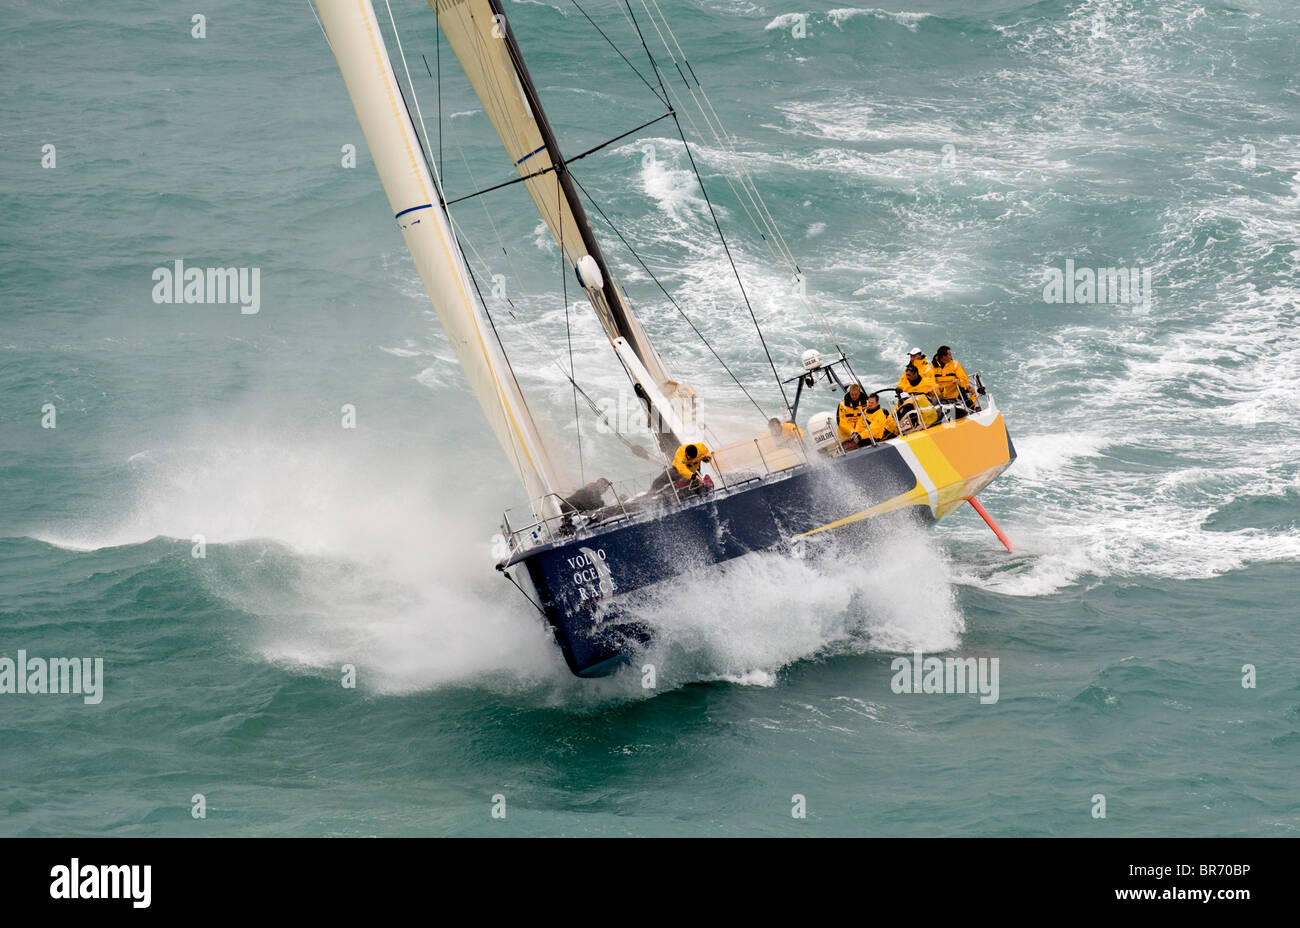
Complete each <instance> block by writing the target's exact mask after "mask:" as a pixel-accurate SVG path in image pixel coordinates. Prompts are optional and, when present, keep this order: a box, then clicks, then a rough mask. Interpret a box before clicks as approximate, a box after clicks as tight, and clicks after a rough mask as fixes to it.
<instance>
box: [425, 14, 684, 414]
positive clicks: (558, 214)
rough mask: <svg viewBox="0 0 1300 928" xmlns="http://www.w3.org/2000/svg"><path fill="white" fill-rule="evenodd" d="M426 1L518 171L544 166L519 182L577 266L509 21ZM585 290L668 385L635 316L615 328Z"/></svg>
mask: <svg viewBox="0 0 1300 928" xmlns="http://www.w3.org/2000/svg"><path fill="white" fill-rule="evenodd" d="M428 2H429V6H431V7H432V8H433V11H434V13H435V14H436V15H437V17H438V24H439V25H440V26H441V27H442V31H443V34H444V35H446V36H447V42H448V44H449V45H451V48H452V51H454V52H455V53H456V58H457V60H458V61H459V62H460V66H461V68H462V69H463V70H464V72H465V75H466V77H468V78H469V82H470V84H471V86H473V88H474V93H475V94H477V96H478V98H479V102H480V103H482V105H483V110H484V112H486V113H487V115H488V119H490V120H491V121H492V126H493V128H494V129H496V132H497V135H498V136H499V137H500V139H501V144H502V145H503V146H505V150H506V153H507V154H508V155H509V156H510V160H511V162H512V163H513V164H514V166H515V169H516V170H517V171H518V172H519V175H520V176H521V177H524V176H527V175H529V174H535V173H537V172H539V171H545V172H546V173H543V174H538V176H536V177H533V178H530V179H529V180H526V181H524V186H525V187H527V188H528V193H529V194H530V195H531V196H532V198H533V203H534V204H536V206H537V211H538V212H539V213H541V215H542V218H543V219H544V220H546V225H547V227H548V228H549V229H550V231H551V235H553V236H554V237H555V240H556V242H558V243H559V244H560V245H561V246H562V247H563V249H564V254H565V257H566V258H567V259H568V262H569V267H577V265H578V262H579V261H580V260H581V259H582V257H583V256H584V255H585V254H586V253H587V249H586V246H585V245H584V244H583V237H582V233H581V231H580V230H579V228H578V222H577V220H576V218H575V217H574V215H573V209H572V207H571V206H570V204H569V202H568V200H567V199H566V197H565V196H564V192H563V191H562V190H561V189H560V182H559V178H558V176H557V175H556V172H555V171H554V170H548V169H550V168H552V167H553V164H554V162H553V161H552V159H551V154H550V152H549V151H548V150H547V148H546V144H545V141H544V139H543V138H542V133H541V130H539V129H538V127H537V120H536V118H535V117H534V115H533V111H532V109H531V108H530V107H529V105H528V100H527V98H526V96H525V94H524V89H523V86H522V84H521V83H520V80H519V76H518V73H517V72H516V70H515V65H514V62H512V61H511V59H510V52H509V48H508V47H507V44H506V41H505V30H506V29H507V28H508V26H507V24H506V23H505V22H504V21H503V20H504V17H503V20H498V19H497V15H498V14H497V13H495V12H494V10H493V8H492V4H491V3H490V2H489V0H428ZM609 284H610V286H611V288H614V289H615V290H616V289H617V285H616V284H614V282H613V281H609ZM588 296H589V297H590V298H591V300H592V304H593V306H594V307H595V310H596V315H597V317H598V318H599V319H600V322H601V325H602V326H604V328H605V331H606V333H607V334H608V335H609V337H610V339H615V338H618V337H620V336H624V337H626V338H627V339H628V341H629V342H631V343H632V345H633V346H634V348H635V349H636V352H637V354H638V355H639V356H640V357H641V360H642V362H643V363H644V364H645V367H646V369H647V370H648V371H649V373H650V375H651V376H652V377H653V378H654V379H655V381H656V385H657V386H659V387H661V388H663V387H665V386H666V385H668V384H669V383H670V378H669V375H668V372H667V369H666V368H665V366H664V363H663V361H662V359H660V357H659V354H658V352H657V351H656V350H655V348H654V346H653V345H652V344H651V343H650V340H649V339H648V338H647V337H646V334H645V332H644V330H643V329H642V327H641V324H640V322H639V321H638V320H637V319H636V317H635V316H634V315H632V313H631V312H630V311H628V313H627V320H628V331H625V332H620V331H619V329H618V327H617V325H616V324H615V322H614V320H613V318H612V316H611V315H610V310H609V307H608V306H606V305H604V299H603V297H601V296H599V294H593V293H592V292H591V291H588ZM618 299H619V300H620V301H621V302H622V303H623V305H624V306H626V305H627V301H626V300H623V298H622V294H621V293H619V294H618Z"/></svg>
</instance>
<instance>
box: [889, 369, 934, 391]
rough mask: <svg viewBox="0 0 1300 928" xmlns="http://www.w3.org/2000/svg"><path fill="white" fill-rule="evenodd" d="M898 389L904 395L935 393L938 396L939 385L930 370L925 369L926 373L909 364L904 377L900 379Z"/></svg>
mask: <svg viewBox="0 0 1300 928" xmlns="http://www.w3.org/2000/svg"><path fill="white" fill-rule="evenodd" d="M898 389H899V390H901V391H903V392H904V393H921V394H926V393H935V394H937V390H938V385H937V384H936V383H935V382H934V379H933V378H932V377H931V376H930V368H929V367H928V366H927V367H926V368H925V373H921V369H920V368H918V367H917V366H916V365H915V364H909V365H907V367H906V368H905V369H904V370H903V376H902V377H899V378H898Z"/></svg>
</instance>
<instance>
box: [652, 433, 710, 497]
mask: <svg viewBox="0 0 1300 928" xmlns="http://www.w3.org/2000/svg"><path fill="white" fill-rule="evenodd" d="M712 460H713V454H712V453H711V452H710V451H709V448H708V446H707V445H705V444H704V442H702V441H697V442H694V443H692V444H689V445H682V446H681V447H680V448H678V449H677V453H676V454H675V455H673V463H672V466H671V467H669V468H668V469H667V470H666V471H664V472H663V473H662V474H660V475H659V476H658V477H656V478H655V479H654V481H653V482H652V483H651V484H650V492H651V493H654V492H657V491H658V490H661V489H663V488H664V487H666V486H667V485H668V484H669V483H671V484H672V485H673V487H674V488H676V489H678V490H688V489H689V490H694V491H698V492H702V493H707V492H708V491H709V490H711V489H713V480H712V479H711V478H709V477H708V476H705V477H704V478H703V479H701V477H700V465H701V464H706V463H708V462H709V461H712Z"/></svg>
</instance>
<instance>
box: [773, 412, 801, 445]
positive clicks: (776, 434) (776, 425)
mask: <svg viewBox="0 0 1300 928" xmlns="http://www.w3.org/2000/svg"><path fill="white" fill-rule="evenodd" d="M767 430H768V431H769V432H770V433H771V434H772V437H773V438H775V439H776V440H777V441H780V442H784V443H785V444H789V445H797V444H799V442H800V441H802V440H803V429H801V428H799V426H797V425H795V424H794V423H793V422H782V421H781V420H780V419H777V418H771V419H768V420H767Z"/></svg>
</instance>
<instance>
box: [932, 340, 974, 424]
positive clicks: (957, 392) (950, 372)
mask: <svg viewBox="0 0 1300 928" xmlns="http://www.w3.org/2000/svg"><path fill="white" fill-rule="evenodd" d="M930 373H931V376H932V377H933V378H934V384H935V387H936V388H937V389H938V393H939V398H940V399H942V400H959V401H961V402H963V403H965V404H966V407H967V408H968V409H979V400H978V399H976V397H975V391H973V390H971V389H970V378H969V377H967V376H966V369H965V368H963V367H962V366H961V362H960V361H958V360H957V359H956V358H954V357H953V356H952V349H951V348H949V347H948V346H947V345H940V346H939V350H938V351H936V352H935V353H934V364H932V365H931V367H930Z"/></svg>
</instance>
